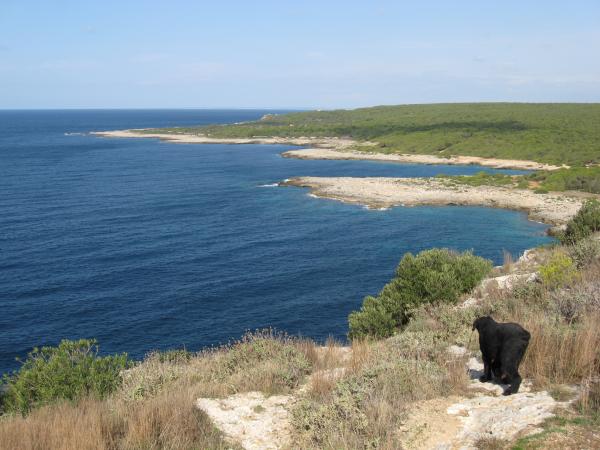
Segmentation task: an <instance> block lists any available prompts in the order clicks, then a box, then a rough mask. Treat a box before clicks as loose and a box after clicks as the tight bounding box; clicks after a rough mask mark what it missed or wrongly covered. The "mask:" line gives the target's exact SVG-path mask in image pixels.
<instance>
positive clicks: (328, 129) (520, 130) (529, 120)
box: [153, 103, 600, 166]
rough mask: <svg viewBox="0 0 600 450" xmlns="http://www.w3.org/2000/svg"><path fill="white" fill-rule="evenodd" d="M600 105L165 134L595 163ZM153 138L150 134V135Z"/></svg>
mask: <svg viewBox="0 0 600 450" xmlns="http://www.w3.org/2000/svg"><path fill="white" fill-rule="evenodd" d="M598 123H600V104H568V103H563V104H542V103H540V104H529V103H462V104H461V103H459V104H432V105H402V106H378V107H373V108H360V109H354V110H335V111H310V112H297V113H290V114H282V115H267V116H265V117H264V118H263V119H262V120H259V121H255V122H246V123H241V124H233V125H212V126H204V127H187V128H165V129H163V130H161V131H165V132H166V131H169V132H182V133H200V134H207V135H210V136H213V137H223V138H233V137H257V136H283V137H300V136H321V137H323V136H340V137H351V138H353V139H356V140H358V141H374V142H377V143H378V144H379V145H378V146H375V147H369V146H364V147H361V149H362V150H365V151H374V152H382V153H418V154H432V155H437V156H441V157H445V156H451V155H470V156H482V157H490V158H504V159H526V160H533V161H539V162H544V163H550V164H567V165H572V166H583V165H585V164H591V163H600V127H599V126H598ZM153 131H156V130H153Z"/></svg>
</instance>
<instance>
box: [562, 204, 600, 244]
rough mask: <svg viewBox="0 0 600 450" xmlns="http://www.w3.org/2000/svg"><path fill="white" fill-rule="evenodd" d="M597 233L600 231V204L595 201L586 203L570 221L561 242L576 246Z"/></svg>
mask: <svg viewBox="0 0 600 450" xmlns="http://www.w3.org/2000/svg"><path fill="white" fill-rule="evenodd" d="M596 231H600V202H598V200H595V199H593V200H588V201H586V202H585V203H584V204H583V206H582V207H581V209H580V210H579V211H578V212H577V214H576V215H575V216H574V217H573V218H572V219H571V220H570V221H569V223H568V224H567V229H566V230H565V231H564V233H563V234H562V236H560V240H561V242H562V243H563V244H575V243H576V242H578V241H580V240H582V239H584V238H586V237H588V236H590V235H591V234H592V233H594V232H596Z"/></svg>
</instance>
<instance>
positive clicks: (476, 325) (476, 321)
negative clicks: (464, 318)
mask: <svg viewBox="0 0 600 450" xmlns="http://www.w3.org/2000/svg"><path fill="white" fill-rule="evenodd" d="M478 325H479V319H475V320H474V321H473V328H472V329H471V331H475V328H477V331H479V328H478Z"/></svg>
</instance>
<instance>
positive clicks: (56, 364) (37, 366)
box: [2, 339, 128, 415]
mask: <svg viewBox="0 0 600 450" xmlns="http://www.w3.org/2000/svg"><path fill="white" fill-rule="evenodd" d="M127 366H128V360H127V355H126V354H121V355H114V356H105V357H101V356H98V345H97V343H96V341H95V340H86V339H81V340H78V341H68V340H64V341H62V342H61V343H60V344H59V345H58V347H42V348H34V349H33V351H31V352H30V353H29V354H28V356H27V359H26V360H25V361H24V362H23V365H22V366H21V368H20V369H19V370H18V371H16V372H14V373H13V374H12V375H5V376H4V379H3V384H5V385H6V386H5V390H6V391H5V393H4V395H3V398H2V407H3V410H4V411H5V412H18V413H21V414H23V415H25V414H27V413H28V412H30V411H31V409H33V408H34V407H37V406H40V405H44V404H49V403H53V402H55V401H57V400H76V399H79V398H82V397H95V398H104V397H105V396H107V395H108V394H110V393H111V392H113V391H114V390H115V389H116V388H117V387H118V386H119V385H120V382H121V371H122V370H123V369H125V368H126V367H127Z"/></svg>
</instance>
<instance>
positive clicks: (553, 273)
mask: <svg viewBox="0 0 600 450" xmlns="http://www.w3.org/2000/svg"><path fill="white" fill-rule="evenodd" d="M540 277H541V279H542V283H543V284H544V285H545V286H546V287H548V288H550V289H555V288H558V287H560V286H564V285H567V284H570V283H572V282H573V281H575V280H577V278H578V277H579V272H578V271H577V268H576V267H575V263H574V262H573V260H572V259H571V257H570V256H569V255H567V254H566V253H563V252H562V251H555V252H554V253H553V254H552V256H551V257H550V260H549V261H548V262H547V263H546V264H543V265H542V266H540Z"/></svg>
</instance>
